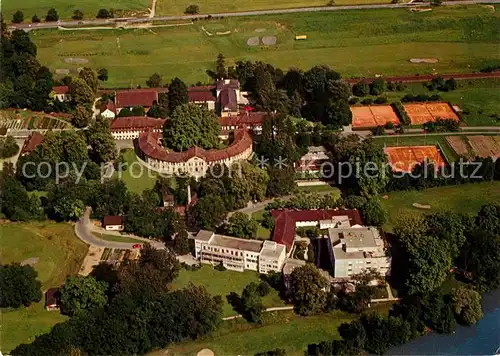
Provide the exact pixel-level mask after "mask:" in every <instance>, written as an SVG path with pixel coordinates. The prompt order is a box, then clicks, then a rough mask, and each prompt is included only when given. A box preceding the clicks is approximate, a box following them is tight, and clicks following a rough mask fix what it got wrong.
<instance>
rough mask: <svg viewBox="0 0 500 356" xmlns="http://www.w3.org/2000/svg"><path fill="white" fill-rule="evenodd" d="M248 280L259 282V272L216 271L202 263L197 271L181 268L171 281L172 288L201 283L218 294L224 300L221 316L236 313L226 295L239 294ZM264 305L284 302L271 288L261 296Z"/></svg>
mask: <svg viewBox="0 0 500 356" xmlns="http://www.w3.org/2000/svg"><path fill="white" fill-rule="evenodd" d="M250 282H256V283H259V282H260V279H259V274H258V273H257V272H254V271H245V272H235V271H229V270H228V271H217V270H216V269H215V268H214V267H212V266H211V265H202V267H201V268H200V269H199V270H197V271H188V270H185V269H181V271H180V274H179V277H177V279H175V280H174V281H173V283H172V288H173V289H180V288H183V287H185V286H187V285H188V283H193V284H195V285H203V286H205V287H206V288H207V290H208V292H209V293H210V294H212V295H220V296H221V297H222V300H223V302H224V306H223V316H231V315H236V314H237V313H236V312H235V311H234V310H233V308H232V306H231V305H229V303H228V302H227V299H226V296H227V295H228V294H229V293H231V292H236V293H238V294H240V295H241V292H242V291H243V289H244V288H245V286H246V285H247V284H248V283H250ZM262 301H263V303H264V306H266V307H267V308H269V307H282V306H284V305H285V304H284V302H283V301H282V300H281V299H280V297H279V296H278V292H276V291H275V290H274V289H272V290H271V293H269V295H267V296H265V297H264V298H262Z"/></svg>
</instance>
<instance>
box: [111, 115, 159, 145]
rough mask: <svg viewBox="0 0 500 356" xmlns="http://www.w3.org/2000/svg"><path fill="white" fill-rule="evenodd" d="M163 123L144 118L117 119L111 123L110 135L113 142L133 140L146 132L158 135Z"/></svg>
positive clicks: (127, 117) (128, 117)
mask: <svg viewBox="0 0 500 356" xmlns="http://www.w3.org/2000/svg"><path fill="white" fill-rule="evenodd" d="M165 121H166V119H154V118H152V117H144V116H126V117H117V118H116V119H114V120H113V121H112V122H111V135H112V136H113V138H114V139H115V140H133V139H136V138H138V137H139V135H140V134H141V133H143V132H144V131H146V130H150V131H151V132H154V133H160V132H162V131H163V125H164V124H165Z"/></svg>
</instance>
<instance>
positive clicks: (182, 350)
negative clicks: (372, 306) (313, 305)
mask: <svg viewBox="0 0 500 356" xmlns="http://www.w3.org/2000/svg"><path fill="white" fill-rule="evenodd" d="M265 319H266V320H265V324H264V325H263V326H259V325H253V326H252V325H250V324H248V323H247V322H246V321H244V320H237V321H227V322H224V323H223V325H222V326H221V327H220V328H219V330H217V331H216V332H214V333H213V335H211V336H210V337H207V338H202V339H200V340H197V341H194V342H188V343H182V344H178V345H173V346H172V347H170V348H169V349H168V350H169V353H172V354H174V355H177V354H183V355H196V353H197V352H198V351H200V350H201V349H203V348H209V349H211V350H212V351H214V353H215V354H216V355H253V354H255V353H257V352H263V351H267V350H274V349H276V348H284V349H285V350H286V353H287V355H304V351H305V350H306V349H307V345H308V344H310V343H316V342H320V341H324V340H328V339H330V340H331V339H333V338H340V337H339V335H338V331H337V329H338V327H339V326H340V324H342V323H344V322H349V321H351V320H352V319H353V316H352V315H349V314H344V313H331V314H324V315H318V316H310V317H301V316H298V315H295V314H294V313H293V312H272V313H266V317H265ZM161 352H164V351H158V352H156V353H153V354H152V355H156V356H159V355H164V354H162V353H161Z"/></svg>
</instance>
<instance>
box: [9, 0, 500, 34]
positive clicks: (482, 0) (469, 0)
mask: <svg viewBox="0 0 500 356" xmlns="http://www.w3.org/2000/svg"><path fill="white" fill-rule="evenodd" d="M497 3H500V0H461V1H443V3H442V4H441V5H443V6H452V5H474V4H497ZM421 5H429V3H411V4H375V5H349V6H318V7H300V8H293V9H276V10H256V11H242V12H225V13H213V14H203V15H184V16H155V17H124V18H120V19H95V20H83V21H56V22H39V23H34V24H10V25H9V29H24V30H25V31H31V30H36V29H44V28H57V27H59V26H85V25H87V26H89V25H90V26H100V25H113V24H117V25H120V24H133V23H144V22H150V21H176V20H195V19H204V18H206V17H207V16H212V17H221V16H223V17H240V16H261V15H276V14H292V13H300V12H321V11H344V10H364V9H367V10H369V9H397V8H409V7H415V6H421Z"/></svg>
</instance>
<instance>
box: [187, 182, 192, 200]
mask: <svg viewBox="0 0 500 356" xmlns="http://www.w3.org/2000/svg"><path fill="white" fill-rule="evenodd" d="M187 188H188V201H187V205H189V203H191V184H188V187H187Z"/></svg>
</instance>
